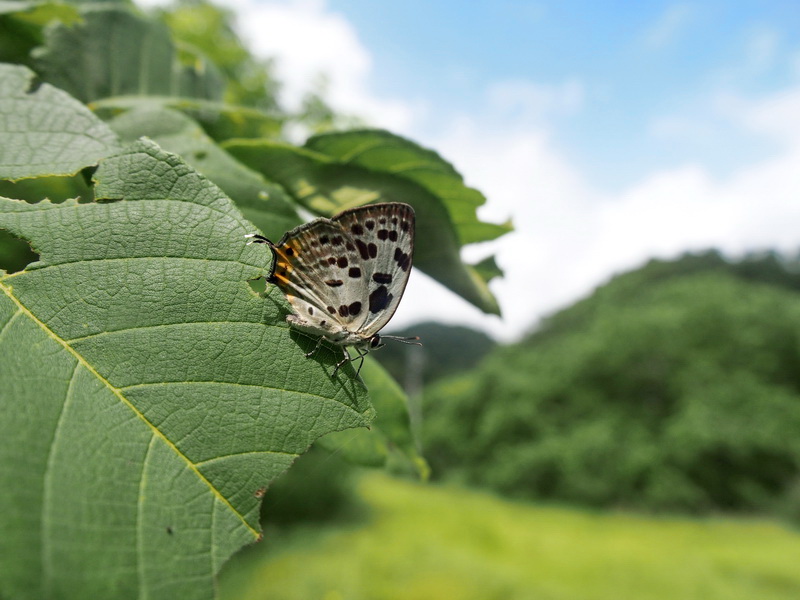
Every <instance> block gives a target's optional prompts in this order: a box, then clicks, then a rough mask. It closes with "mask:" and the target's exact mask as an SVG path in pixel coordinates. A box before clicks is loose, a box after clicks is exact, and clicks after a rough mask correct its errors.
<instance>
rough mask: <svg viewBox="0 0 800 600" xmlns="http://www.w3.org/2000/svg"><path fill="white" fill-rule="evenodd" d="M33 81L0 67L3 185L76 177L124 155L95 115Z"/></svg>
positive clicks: (30, 76)
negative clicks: (107, 158) (106, 158)
mask: <svg viewBox="0 0 800 600" xmlns="http://www.w3.org/2000/svg"><path fill="white" fill-rule="evenodd" d="M33 77H34V75H33V73H32V72H31V71H29V70H28V69H27V68H25V67H21V66H15V65H6V64H0V114H2V115H4V118H3V119H0V137H2V140H3V141H2V143H0V179H11V180H17V179H24V178H27V177H37V176H40V175H72V174H74V173H77V172H78V171H79V170H81V169H83V168H84V167H86V166H89V165H95V164H97V161H98V160H99V159H100V158H102V157H104V156H108V155H109V154H111V153H112V152H115V151H117V150H119V144H118V141H117V136H116V135H115V134H114V132H113V131H111V129H109V128H108V126H107V125H106V124H105V123H103V122H102V121H101V120H100V119H98V118H97V117H96V116H95V115H93V114H92V112H91V111H90V110H89V109H87V108H86V107H85V106H83V105H82V104H81V103H80V102H78V101H77V100H75V99H74V98H71V97H70V96H69V94H66V93H64V92H62V91H61V90H58V89H56V88H54V87H52V86H50V85H47V84H44V85H41V86H39V87H33Z"/></svg>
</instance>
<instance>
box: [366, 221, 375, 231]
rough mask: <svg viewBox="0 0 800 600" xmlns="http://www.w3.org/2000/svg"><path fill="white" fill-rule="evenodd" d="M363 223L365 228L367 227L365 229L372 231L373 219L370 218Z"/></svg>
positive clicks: (373, 227) (373, 226)
mask: <svg viewBox="0 0 800 600" xmlns="http://www.w3.org/2000/svg"><path fill="white" fill-rule="evenodd" d="M364 225H365V226H366V228H367V229H369V230H370V231H372V230H373V229H375V221H373V220H372V219H369V220H368V221H365V222H364Z"/></svg>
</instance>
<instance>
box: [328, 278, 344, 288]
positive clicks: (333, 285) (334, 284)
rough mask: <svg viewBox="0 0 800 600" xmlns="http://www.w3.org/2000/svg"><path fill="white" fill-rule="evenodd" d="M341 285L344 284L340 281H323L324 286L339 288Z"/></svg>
mask: <svg viewBox="0 0 800 600" xmlns="http://www.w3.org/2000/svg"><path fill="white" fill-rule="evenodd" d="M342 284H344V281H342V280H341V279H328V280H326V281H325V285H327V286H330V287H339V286H340V285H342Z"/></svg>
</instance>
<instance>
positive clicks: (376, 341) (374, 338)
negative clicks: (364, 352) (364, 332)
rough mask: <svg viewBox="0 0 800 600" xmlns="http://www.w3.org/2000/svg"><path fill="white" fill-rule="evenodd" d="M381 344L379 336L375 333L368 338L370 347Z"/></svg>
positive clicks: (376, 346) (378, 346)
mask: <svg viewBox="0 0 800 600" xmlns="http://www.w3.org/2000/svg"><path fill="white" fill-rule="evenodd" d="M382 345H383V344H381V336H379V335H378V334H377V333H376V334H375V335H373V336H372V337H371V338H370V340H369V347H370V348H380V347H381V346H382Z"/></svg>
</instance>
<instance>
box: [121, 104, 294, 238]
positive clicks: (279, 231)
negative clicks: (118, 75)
mask: <svg viewBox="0 0 800 600" xmlns="http://www.w3.org/2000/svg"><path fill="white" fill-rule="evenodd" d="M109 125H110V126H111V127H112V128H113V129H114V130H115V131H116V132H117V133H118V134H119V135H120V137H121V138H122V139H123V140H126V141H130V142H132V141H134V140H136V139H137V138H139V137H140V136H143V135H144V136H147V137H149V138H151V139H153V140H155V141H156V142H157V143H158V145H159V146H161V147H162V148H164V149H165V150H167V151H169V152H173V153H175V154H178V155H180V156H181V157H183V159H184V160H185V161H186V162H188V163H189V164H190V165H191V166H192V167H194V168H195V169H197V170H198V171H200V172H201V173H202V174H203V175H205V176H206V177H208V178H209V179H211V180H212V181H213V182H214V183H216V184H217V185H218V186H219V187H220V188H222V190H223V191H224V192H225V193H226V194H227V195H228V197H229V198H231V199H232V200H233V201H234V202H236V205H237V206H238V208H239V210H241V211H242V213H243V214H244V216H245V217H246V218H247V219H248V220H250V221H251V222H253V223H254V224H255V225H256V226H257V227H258V228H259V229H260V230H261V232H262V233H264V234H265V235H266V236H267V237H269V238H271V239H274V240H278V239H280V238H281V236H282V235H283V234H284V232H286V231H288V230H290V229H292V228H293V227H296V226H297V225H299V224H300V223H301V220H300V217H299V216H298V215H297V211H296V210H295V208H294V205H293V204H292V203H291V202H290V200H289V198H288V196H287V195H286V193H285V192H284V191H283V189H282V188H281V187H280V186H278V185H275V184H274V183H269V182H267V181H266V180H265V179H264V177H263V176H261V175H260V174H259V173H256V172H255V171H253V170H252V169H248V168H247V167H245V166H244V165H243V164H242V163H240V162H239V161H237V160H235V159H234V158H233V157H232V156H231V155H230V154H228V153H227V152H225V150H223V149H222V148H220V147H219V146H218V145H217V144H215V143H214V142H213V140H211V139H210V138H209V137H208V136H207V135H206V133H205V132H204V131H203V129H202V128H201V127H200V126H199V125H198V124H197V123H196V122H195V121H193V120H192V119H190V118H189V117H187V116H186V115H184V114H182V113H180V112H177V111H175V110H171V109H168V108H158V107H152V108H149V109H146V108H139V109H135V110H131V111H129V112H126V113H124V114H122V115H120V116H118V117H116V118H114V119H112V120H111V121H110V123H109Z"/></svg>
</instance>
